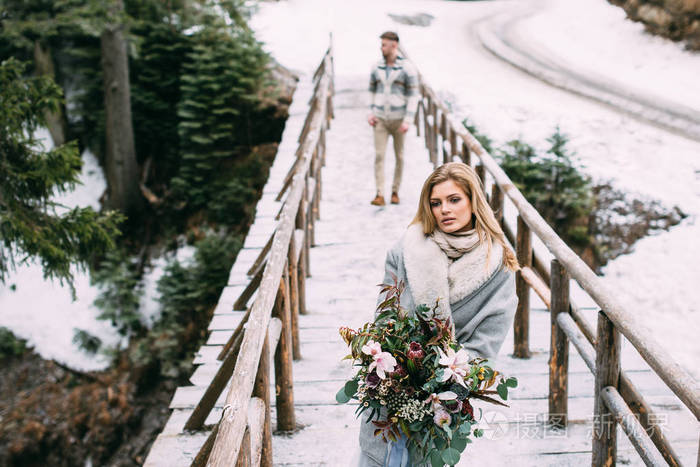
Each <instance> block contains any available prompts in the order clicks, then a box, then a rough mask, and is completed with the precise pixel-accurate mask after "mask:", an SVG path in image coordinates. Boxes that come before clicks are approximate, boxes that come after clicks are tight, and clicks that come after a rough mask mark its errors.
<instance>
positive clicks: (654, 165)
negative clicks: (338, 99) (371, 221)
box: [252, 0, 700, 378]
mask: <svg viewBox="0 0 700 467" xmlns="http://www.w3.org/2000/svg"><path fill="white" fill-rule="evenodd" d="M518 4H519V5H522V2H518ZM538 4H541V2H538ZM514 5H515V3H514V2H508V1H491V2H447V1H438V0H435V1H428V0H413V1H404V2H401V3H397V2H389V1H368V0H357V1H354V2H342V1H330V0H307V1H302V0H289V1H286V2H280V3H264V4H261V6H260V11H259V12H258V14H256V15H255V16H254V17H253V21H252V26H253V28H254V29H255V30H256V31H257V33H258V34H259V38H260V39H261V40H263V41H264V42H265V43H266V47H267V49H268V50H269V51H270V52H271V53H272V54H273V55H274V56H275V58H276V59H277V60H278V61H280V62H281V63H282V64H283V65H285V66H287V67H289V68H292V69H296V70H302V71H307V70H309V69H312V68H313V67H314V66H315V65H316V64H317V62H318V59H319V57H320V56H321V54H322V53H323V51H324V50H325V48H326V46H327V44H328V38H329V34H330V33H332V34H333V40H334V48H335V70H336V74H337V75H338V76H342V77H344V78H345V80H344V81H345V82H364V81H363V80H354V79H351V78H354V77H358V76H362V77H366V76H367V75H368V74H369V69H370V67H371V65H372V62H373V61H375V60H377V59H378V58H379V40H378V36H379V34H381V32H383V31H384V30H387V29H391V30H395V31H397V32H398V34H399V36H400V37H401V44H402V45H403V46H404V47H405V48H406V50H407V51H408V53H409V54H410V57H411V58H412V59H413V61H414V62H415V63H416V64H417V66H418V67H419V69H420V70H421V72H422V74H423V75H424V77H425V78H426V80H427V82H428V83H430V84H431V86H432V87H433V88H435V89H436V91H438V93H440V94H441V95H443V96H444V98H445V99H446V100H449V101H450V102H452V104H453V106H454V109H455V111H456V112H457V113H458V114H461V115H463V116H466V117H469V118H470V119H471V120H472V121H473V122H474V123H476V125H477V126H478V127H479V129H480V130H481V131H482V132H484V133H486V134H488V135H490V136H491V137H492V138H493V139H494V140H495V142H496V143H497V144H501V143H503V142H505V141H507V140H509V139H512V138H518V137H522V138H523V139H524V140H526V141H528V142H530V143H531V144H534V145H535V146H539V147H541V146H544V145H546V142H545V138H546V137H547V136H549V135H550V134H551V133H552V132H553V130H554V128H555V126H556V125H559V126H560V127H561V129H562V130H563V132H565V133H567V134H568V135H569V136H570V137H571V143H570V146H571V148H572V149H574V150H576V151H577V152H578V155H579V158H580V160H581V161H582V163H583V164H584V166H585V170H586V171H587V172H588V173H589V174H591V175H592V176H593V177H594V178H596V179H612V180H613V183H614V185H615V186H616V187H617V188H620V189H623V190H626V191H628V192H634V193H640V194H641V195H643V196H649V197H653V198H656V199H659V200H661V201H663V202H664V203H666V204H668V205H678V206H680V207H681V209H682V210H683V211H684V212H686V213H688V214H689V217H688V219H686V220H685V221H684V222H683V223H682V224H681V225H680V226H677V227H675V228H673V229H672V230H671V231H670V232H668V233H662V234H660V235H656V236H652V237H648V238H646V239H644V240H642V241H640V242H639V243H638V244H637V246H636V249H635V252H634V253H632V254H630V255H626V256H622V257H620V258H618V259H616V260H615V261H613V262H611V263H610V264H609V265H608V266H607V268H606V269H605V275H606V276H607V277H608V280H609V281H610V282H611V285H612V286H613V287H615V289H617V290H619V291H620V293H621V294H623V296H625V300H626V301H627V302H628V303H629V308H630V309H631V310H635V311H636V312H637V313H638V315H637V317H638V318H639V319H640V320H643V321H645V322H646V323H647V324H648V325H649V326H651V327H652V328H654V329H655V331H656V337H657V339H658V340H659V341H660V342H661V343H662V344H663V345H664V346H665V347H666V348H667V349H668V350H669V351H670V352H671V353H672V356H673V357H674V358H676V359H677V360H678V361H679V362H680V363H681V364H682V365H683V366H685V367H686V368H687V369H688V370H689V371H691V372H692V373H693V374H694V375H695V377H696V378H697V377H699V376H700V368H698V367H697V357H698V355H700V341H698V339H697V338H696V336H697V335H698V332H700V306H699V305H698V303H700V288H698V287H697V283H698V280H699V279H700V242H697V239H698V238H700V223H698V222H697V217H698V215H700V157H698V155H699V154H698V153H699V152H700V144H699V143H697V142H694V141H691V140H688V139H685V138H683V137H680V136H677V135H674V134H670V133H668V132H666V131H664V130H661V129H659V128H656V127H653V126H651V125H648V124H645V123H641V122H639V121H637V120H634V119H632V118H630V117H628V116H626V115H623V114H620V113H617V112H615V111H613V110H610V109H608V108H604V107H602V106H600V105H598V104H596V103H594V102H591V101H589V100H586V99H584V98H581V97H577V96H574V95H571V94H569V93H567V92H565V91H562V90H559V89H555V88H552V87H550V86H548V85H546V84H544V83H541V82H539V81H537V80H535V79H534V78H532V77H530V76H528V75H525V74H524V73H522V72H520V71H518V70H516V69H514V68H512V67H510V66H509V65H506V64H504V63H502V62H500V61H498V60H497V59H496V58H494V57H493V56H491V55H490V54H489V53H488V52H486V51H485V50H484V49H483V48H482V47H481V46H480V45H479V42H478V40H477V39H476V36H475V33H474V25H475V24H476V23H478V22H479V20H481V19H484V18H486V17H488V16H490V15H492V14H495V13H496V12H498V11H500V10H501V9H503V8H512V7H513V6H514ZM588 7H590V9H589V8H588ZM542 8H543V11H542V12H541V13H540V14H539V15H538V16H536V17H533V18H532V19H531V21H538V23H536V25H535V26H532V27H530V26H529V25H527V30H533V29H534V30H536V32H537V34H536V36H537V37H535V38H533V42H535V41H540V42H542V43H545V44H547V45H549V46H551V47H552V48H553V49H554V51H555V52H557V51H559V52H560V53H563V54H564V55H565V56H566V58H567V59H569V60H571V61H577V55H576V54H581V55H582V60H581V64H584V63H586V64H591V65H590V66H592V67H594V69H595V71H596V72H597V73H598V74H600V75H602V76H608V75H607V73H609V76H611V77H614V79H615V80H616V81H617V82H622V83H623V84H627V85H629V86H634V87H636V88H640V89H643V90H646V91H648V92H650V93H652V92H657V93H658V92H662V93H667V94H668V95H667V96H666V97H668V98H669V99H670V98H673V97H674V96H676V97H677V96H681V98H682V101H683V103H685V104H686V105H690V104H691V103H692V102H693V101H694V99H696V98H697V96H698V93H697V88H698V86H699V85H698V84H697V82H696V81H693V79H694V78H696V77H697V73H692V70H695V69H696V66H697V65H696V64H697V61H698V56H697V54H692V53H689V52H685V51H683V50H681V49H680V48H679V47H678V46H677V45H676V44H673V43H670V42H666V41H664V40H662V39H657V38H653V37H649V36H646V35H645V34H644V33H643V32H641V30H640V28H639V27H637V26H635V25H633V24H630V22H629V21H627V20H626V19H625V18H624V15H623V14H621V13H617V12H615V11H614V10H613V8H614V7H611V6H609V5H608V4H607V2H606V1H605V0H567V1H566V2H557V3H556V5H555V7H552V10H551V11H549V6H546V7H542ZM544 8H547V10H546V11H544ZM584 10H585V11H586V13H585V15H584V16H583V18H585V20H586V22H587V24H588V25H590V26H591V30H592V31H599V30H601V29H602V30H603V32H600V34H603V38H601V39H591V35H592V33H591V31H589V30H587V29H586V28H585V27H583V26H576V27H574V25H575V24H576V23H577V22H579V21H581V20H580V18H582V16H581V15H582V13H581V11H584ZM389 13H392V14H400V15H412V14H417V13H429V14H431V15H433V16H434V17H435V19H434V21H433V22H432V24H431V25H430V26H428V27H419V26H409V25H404V24H399V23H397V22H394V21H393V20H392V19H391V18H390V17H389V16H388V14H389ZM542 17H546V18H548V19H547V23H544V22H543V21H544V20H543V19H542ZM549 23H551V28H549V26H550V24H549ZM582 24H583V23H582ZM523 27H525V25H523ZM550 29H551V33H550ZM565 33H569V34H570V36H567V41H566V42H564V43H563V44H561V43H557V42H559V41H563V39H562V36H566V34H565ZM577 34H579V35H577ZM593 35H594V34H593ZM611 41H612V42H614V43H617V44H620V47H612V46H611V44H610V42H611ZM555 43H556V44H555ZM567 44H570V46H567ZM597 58H600V60H601V62H600V63H596V59H597ZM613 64H614V66H613ZM664 66H666V67H668V68H669V69H672V70H675V71H670V72H665V71H664V68H663V67H664ZM681 70H682V71H681ZM689 73H690V74H689ZM661 77H662V78H661ZM659 79H663V82H664V84H663V85H659V83H658V82H657V81H658V80H659ZM671 88H672V89H673V91H671ZM337 92H338V93H341V92H343V89H342V88H338V89H337ZM693 94H694V97H691V95H693ZM368 150H369V149H368ZM420 183H422V180H409V179H404V184H420ZM409 220H410V219H406V221H407V222H408V221H409ZM377 261H381V258H378V259H377Z"/></svg>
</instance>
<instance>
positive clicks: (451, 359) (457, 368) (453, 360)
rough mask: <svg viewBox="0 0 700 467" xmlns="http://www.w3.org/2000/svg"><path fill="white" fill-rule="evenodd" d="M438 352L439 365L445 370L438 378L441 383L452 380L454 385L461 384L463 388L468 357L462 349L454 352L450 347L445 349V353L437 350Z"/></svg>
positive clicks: (467, 369) (467, 367) (467, 368)
mask: <svg viewBox="0 0 700 467" xmlns="http://www.w3.org/2000/svg"><path fill="white" fill-rule="evenodd" d="M438 352H440V360H439V363H440V365H442V366H444V367H445V369H444V371H443V373H442V377H441V378H440V381H441V382H445V381H447V380H449V379H452V380H453V381H454V382H455V383H458V384H461V385H462V386H464V387H465V388H466V387H467V386H466V385H465V384H464V377H465V376H466V375H467V372H468V371H469V355H468V354H467V351H466V350H464V349H459V351H457V352H455V351H454V350H453V349H452V347H448V348H447V353H445V352H443V351H442V349H438Z"/></svg>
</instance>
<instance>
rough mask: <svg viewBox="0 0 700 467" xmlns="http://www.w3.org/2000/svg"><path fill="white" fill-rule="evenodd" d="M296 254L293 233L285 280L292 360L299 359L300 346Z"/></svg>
mask: <svg viewBox="0 0 700 467" xmlns="http://www.w3.org/2000/svg"><path fill="white" fill-rule="evenodd" d="M297 271H298V268H297V254H296V242H295V241H294V235H292V238H291V240H290V242H289V249H288V252H287V271H286V275H285V280H287V281H288V284H289V308H290V317H291V321H290V323H291V327H292V355H293V358H294V360H300V359H301V347H300V343H299V279H298V277H299V276H298V274H297Z"/></svg>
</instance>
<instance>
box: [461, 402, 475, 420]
mask: <svg viewBox="0 0 700 467" xmlns="http://www.w3.org/2000/svg"><path fill="white" fill-rule="evenodd" d="M467 414H469V415H471V417H472V418H474V407H472V405H471V404H470V403H469V399H464V400H463V401H462V415H467Z"/></svg>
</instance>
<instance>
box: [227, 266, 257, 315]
mask: <svg viewBox="0 0 700 467" xmlns="http://www.w3.org/2000/svg"><path fill="white" fill-rule="evenodd" d="M263 270H264V268H259V269H258V272H257V273H256V274H255V276H253V278H252V279H251V280H250V282H249V283H248V285H247V286H246V288H245V289H243V291H242V292H241V294H240V295H239V296H238V298H237V299H236V301H235V302H233V309H234V310H236V311H239V310H245V309H246V307H247V306H248V301H249V300H250V298H251V297H252V296H253V294H254V293H255V292H256V291H257V290H258V287H260V281H261V280H262V275H263Z"/></svg>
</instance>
